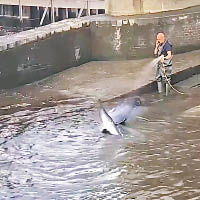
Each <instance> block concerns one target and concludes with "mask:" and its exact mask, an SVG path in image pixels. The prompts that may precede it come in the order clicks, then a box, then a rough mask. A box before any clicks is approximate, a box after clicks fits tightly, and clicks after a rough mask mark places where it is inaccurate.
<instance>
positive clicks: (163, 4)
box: [162, 0, 164, 11]
mask: <svg viewBox="0 0 200 200" xmlns="http://www.w3.org/2000/svg"><path fill="white" fill-rule="evenodd" d="M162 11H164V4H163V0H162Z"/></svg>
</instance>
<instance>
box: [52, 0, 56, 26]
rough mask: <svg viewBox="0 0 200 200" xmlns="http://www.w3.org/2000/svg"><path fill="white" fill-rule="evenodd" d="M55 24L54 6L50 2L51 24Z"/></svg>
mask: <svg viewBox="0 0 200 200" xmlns="http://www.w3.org/2000/svg"><path fill="white" fill-rule="evenodd" d="M53 22H55V16H54V4H53V0H51V23H53Z"/></svg>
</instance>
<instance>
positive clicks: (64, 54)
mask: <svg viewBox="0 0 200 200" xmlns="http://www.w3.org/2000/svg"><path fill="white" fill-rule="evenodd" d="M90 42H91V41H90V29H89V27H82V29H81V30H70V31H68V32H64V33H58V34H55V35H53V36H52V37H50V38H47V39H45V40H40V41H37V42H33V43H29V44H26V45H23V46H19V47H16V48H14V49H9V50H7V51H3V52H1V53H0V60H1V63H0V72H1V73H0V88H11V87H16V86H17V85H21V84H25V83H30V82H33V81H35V80H40V79H42V78H44V77H46V76H48V75H50V74H53V73H56V72H59V71H62V70H64V69H67V68H70V67H74V66H78V65H80V64H83V63H86V62H88V61H89V60H90V57H91V49H90V46H91V44H90Z"/></svg>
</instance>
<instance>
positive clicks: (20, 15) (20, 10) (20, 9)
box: [19, 0, 23, 22]
mask: <svg viewBox="0 0 200 200" xmlns="http://www.w3.org/2000/svg"><path fill="white" fill-rule="evenodd" d="M22 12H23V11H22V4H21V0H19V19H20V22H23V13H22Z"/></svg>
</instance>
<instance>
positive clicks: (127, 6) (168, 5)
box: [105, 0, 200, 16]
mask: <svg viewBox="0 0 200 200" xmlns="http://www.w3.org/2000/svg"><path fill="white" fill-rule="evenodd" d="M198 5H200V1H199V0H189V1H188V0H123V1H121V0H106V2H105V7H106V14H108V15H112V16H122V15H135V14H144V13H155V12H161V11H169V10H177V9H184V8H188V7H192V6H198Z"/></svg>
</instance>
